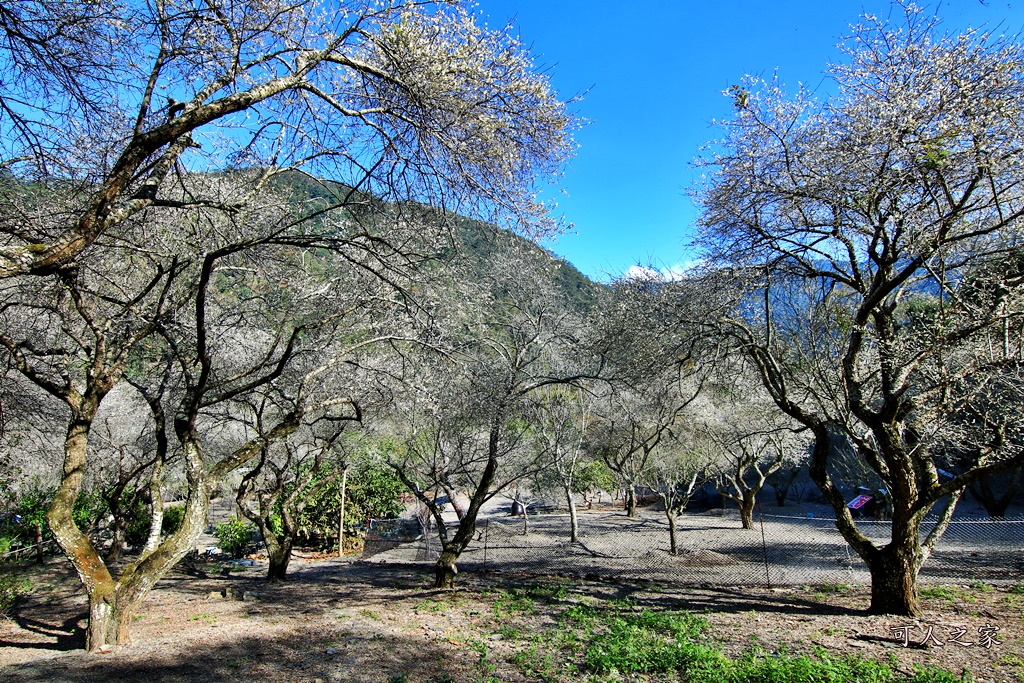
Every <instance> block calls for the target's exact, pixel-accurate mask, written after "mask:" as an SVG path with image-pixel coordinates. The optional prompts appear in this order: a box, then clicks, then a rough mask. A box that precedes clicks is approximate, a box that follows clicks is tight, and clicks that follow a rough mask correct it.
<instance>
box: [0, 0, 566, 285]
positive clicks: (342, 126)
mask: <svg viewBox="0 0 1024 683" xmlns="http://www.w3.org/2000/svg"><path fill="white" fill-rule="evenodd" d="M0 51H2V52H3V54H4V60H3V61H4V63H5V64H10V65H14V66H15V67H16V69H17V73H16V74H15V76H18V75H21V76H24V77H22V78H18V77H15V78H12V79H9V80H8V79H6V78H5V80H4V81H3V82H2V83H0V87H2V89H0V105H2V106H0V110H2V111H0V115H2V116H3V117H4V119H3V120H4V122H5V123H10V124H11V125H4V126H2V127H0V130H2V131H3V133H0V150H2V155H3V156H2V158H0V168H3V169H4V170H5V173H6V175H5V178H4V182H3V183H0V193H2V194H0V199H2V201H0V206H2V208H3V213H2V215H0V226H2V227H0V234H2V235H3V236H4V241H3V243H2V244H0V276H2V277H12V276H15V275H19V274H46V273H53V272H54V271H56V270H58V269H60V268H63V267H65V266H67V265H69V264H71V263H73V262H74V261H75V260H76V259H77V258H78V257H79V255H80V254H82V253H83V252H85V251H86V250H87V249H90V248H91V247H92V246H93V245H95V244H96V243H97V241H98V240H100V239H101V238H102V237H103V236H104V235H107V234H109V233H111V232H113V231H115V230H117V231H119V232H122V233H124V232H126V231H127V230H128V229H129V228H131V229H134V230H138V229H139V228H138V227H131V226H137V225H138V223H132V222H130V221H131V219H132V218H133V217H136V216H139V215H140V214H141V213H143V212H145V213H146V215H147V218H148V219H152V218H153V217H154V216H158V215H160V214H162V213H165V212H173V211H175V210H177V209H180V208H182V207H202V208H207V209H217V210H220V211H223V212H226V213H232V212H236V211H237V210H238V209H239V207H241V206H242V205H244V204H245V203H246V202H247V201H248V200H249V199H250V198H251V197H252V196H253V192H254V190H255V189H256V188H258V187H260V186H262V185H264V184H265V183H266V182H267V181H268V180H269V176H271V175H273V174H274V173H276V172H277V171H279V170H280V169H282V168H303V169H306V170H307V171H308V172H310V173H317V174H320V175H323V176H327V177H330V178H332V179H333V180H334V181H336V183H337V184H336V185H335V186H333V190H332V191H331V192H328V193H326V194H325V195H324V196H325V197H330V196H331V194H334V195H337V194H340V195H342V197H341V198H340V199H333V200H332V201H333V203H336V204H340V203H348V204H351V203H353V202H355V201H364V202H365V201H369V200H370V199H371V198H375V199H377V200H382V201H386V202H406V203H407V202H414V203H418V205H419V206H432V207H437V208H438V209H439V210H440V211H439V212H438V215H439V216H445V215H453V214H452V213H450V212H462V213H467V214H475V215H478V216H479V217H482V218H488V219H494V220H502V221H515V222H516V223H517V224H518V225H519V226H520V227H524V228H525V227H529V226H531V225H533V226H537V225H542V224H546V222H547V219H546V218H545V214H544V211H543V207H540V206H539V205H537V204H536V203H535V202H534V201H533V190H532V189H531V186H532V184H533V181H534V179H535V178H537V177H545V176H547V175H548V174H549V173H550V172H552V171H554V170H556V169H557V167H558V165H559V164H560V163H561V162H562V161H563V160H564V159H565V158H566V156H567V154H568V152H569V150H570V148H571V143H570V139H569V135H570V128H571V120H570V117H569V116H568V114H567V113H566V111H565V108H564V106H563V104H562V103H561V102H559V100H558V99H557V97H556V96H555V95H554V93H553V92H552V90H551V88H550V87H549V85H548V81H547V76H546V75H544V74H542V73H540V72H539V71H538V70H536V69H535V68H534V67H533V64H532V62H531V59H530V56H529V53H528V52H527V50H526V49H525V48H524V47H523V46H522V45H521V43H520V42H519V41H518V40H517V39H516V38H514V37H512V35H511V31H510V30H508V29H505V30H492V29H489V28H486V27H484V26H481V25H480V24H479V23H478V21H477V17H476V15H475V12H474V10H473V9H472V8H471V7H469V6H468V5H465V4H463V3H461V2H458V1H457V0H453V1H451V2H448V1H441V2H437V3H412V4H410V3H406V2H385V3H378V2H369V1H368V0H365V1H364V0H345V1H344V2H341V3H336V2H330V3H329V2H316V3H308V2H293V1H292V0H272V1H271V2H255V1H248V0H247V1H244V2H220V1H215V2H205V3H188V2H176V1H169V2H164V1H161V2H136V1H134V0H124V1H123V2H113V3H108V4H104V5H103V6H102V7H100V6H99V5H97V4H96V3H93V2H84V1H82V2H79V1H78V0H68V1H66V2H65V1H63V0H32V1H30V2H24V3H17V4H14V5H4V7H3V10H2V12H0ZM225 165H227V166H230V167H232V168H250V169H253V170H254V173H253V174H252V183H251V185H250V186H249V187H239V188H238V191H237V192H233V193H232V194H230V195H227V196H225V195H222V194H216V193H207V192H202V191H197V190H196V187H195V185H194V184H193V185H184V184H183V183H182V182H181V178H182V175H183V172H184V171H185V170H186V169H197V168H201V167H206V168H224V167H225ZM28 178H35V179H37V180H39V181H41V182H46V183H48V184H49V185H51V186H53V187H60V188H61V189H62V190H63V191H64V192H65V193H66V195H67V197H68V201H67V202H66V203H64V204H63V205H62V206H60V207H59V210H54V208H46V207H44V206H38V205H36V206H33V205H30V204H26V203H25V202H24V201H21V198H20V197H19V194H18V189H19V187H20V186H22V185H23V184H24V183H25V182H26V181H27V179H28ZM58 178H59V180H57V179H58ZM404 206H407V207H410V208H412V207H414V206H416V204H412V203H407V204H404ZM316 210H317V211H322V210H323V206H322V205H321V206H320V207H318V208H317V209H316Z"/></svg>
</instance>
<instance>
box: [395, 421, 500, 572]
mask: <svg viewBox="0 0 1024 683" xmlns="http://www.w3.org/2000/svg"><path fill="white" fill-rule="evenodd" d="M499 424H500V422H499V420H498V418H495V420H494V422H493V423H492V424H491V430H490V435H489V438H488V446H487V448H488V458H487V465H486V467H484V471H483V472H482V473H481V474H480V481H479V482H478V483H477V486H476V489H475V490H474V491H473V495H472V497H470V499H469V507H468V508H466V516H465V517H463V518H462V519H460V520H459V528H458V529H457V530H456V531H455V535H454V536H452V538H451V540H449V541H447V542H444V547H443V548H442V549H441V556H440V557H438V558H437V564H436V565H435V567H434V587H435V588H454V587H455V575H456V574H457V573H458V569H457V568H456V566H455V561H456V560H458V559H459V556H460V555H461V554H462V552H463V551H464V550H465V549H466V547H467V546H468V545H469V542H470V541H471V540H473V533H474V532H475V531H476V517H477V515H478V514H479V513H480V507H481V506H482V505H483V504H484V501H485V500H486V499H487V493H488V492H489V491H490V490H491V484H492V483H494V475H495V473H496V472H497V471H498V458H497V453H498V437H499V426H498V425H499ZM407 485H408V484H407Z"/></svg>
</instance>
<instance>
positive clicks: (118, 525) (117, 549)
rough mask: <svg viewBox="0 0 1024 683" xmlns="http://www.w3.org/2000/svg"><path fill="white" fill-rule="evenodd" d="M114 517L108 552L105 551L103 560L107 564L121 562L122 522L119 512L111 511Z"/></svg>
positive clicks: (122, 544)
mask: <svg viewBox="0 0 1024 683" xmlns="http://www.w3.org/2000/svg"><path fill="white" fill-rule="evenodd" d="M111 514H112V515H113V517H114V523H113V526H112V529H113V536H114V537H113V539H112V540H111V542H110V550H108V551H107V556H106V558H104V559H105V561H106V563H107V564H114V563H116V562H120V561H121V548H122V547H123V546H124V522H123V519H122V517H121V512H120V510H112V511H111Z"/></svg>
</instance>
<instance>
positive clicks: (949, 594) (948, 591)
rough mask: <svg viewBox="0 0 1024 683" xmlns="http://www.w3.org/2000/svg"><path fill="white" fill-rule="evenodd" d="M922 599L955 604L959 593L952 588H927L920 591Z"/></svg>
mask: <svg viewBox="0 0 1024 683" xmlns="http://www.w3.org/2000/svg"><path fill="white" fill-rule="evenodd" d="M920 593H921V597H922V598H934V599H938V600H949V601H950V602H955V601H956V599H957V596H958V595H959V591H957V590H956V589H955V588H954V587H952V586H925V587H923V588H922V589H921V591H920Z"/></svg>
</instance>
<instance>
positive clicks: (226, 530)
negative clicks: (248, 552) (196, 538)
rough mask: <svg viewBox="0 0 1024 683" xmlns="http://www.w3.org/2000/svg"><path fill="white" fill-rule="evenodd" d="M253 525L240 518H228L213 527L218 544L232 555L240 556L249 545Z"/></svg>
mask: <svg viewBox="0 0 1024 683" xmlns="http://www.w3.org/2000/svg"><path fill="white" fill-rule="evenodd" d="M255 530H256V529H255V527H254V526H253V525H252V524H249V523H248V522H243V521H242V520H240V519H229V520H228V521H226V522H223V523H221V524H218V525H216V526H215V527H214V528H213V535H214V536H216V537H217V541H218V544H217V545H218V546H220V549H221V550H223V551H224V552H226V553H228V554H229V555H231V556H232V557H241V556H242V555H243V554H244V553H245V549H246V548H247V547H248V546H249V541H250V540H251V539H252V535H253V532H254V531H255Z"/></svg>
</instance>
